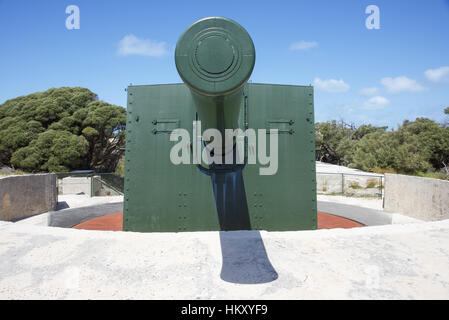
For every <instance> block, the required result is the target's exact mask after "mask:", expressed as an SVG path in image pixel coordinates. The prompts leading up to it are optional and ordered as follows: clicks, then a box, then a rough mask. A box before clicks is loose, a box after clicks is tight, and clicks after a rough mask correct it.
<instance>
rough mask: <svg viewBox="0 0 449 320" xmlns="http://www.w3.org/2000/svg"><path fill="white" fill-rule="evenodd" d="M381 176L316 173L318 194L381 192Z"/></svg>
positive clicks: (352, 194) (366, 194)
mask: <svg viewBox="0 0 449 320" xmlns="http://www.w3.org/2000/svg"><path fill="white" fill-rule="evenodd" d="M381 178H382V176H374V175H355V174H344V173H317V175H316V182H317V193H318V194H344V195H346V196H352V197H364V196H371V197H376V196H380V194H381V189H380V187H381V184H382V183H383V182H381Z"/></svg>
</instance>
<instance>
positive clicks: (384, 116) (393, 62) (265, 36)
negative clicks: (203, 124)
mask: <svg viewBox="0 0 449 320" xmlns="http://www.w3.org/2000/svg"><path fill="white" fill-rule="evenodd" d="M69 5H77V6H78V7H79V9H80V29H79V30H68V29H67V28H66V18H67V17H68V16H69V15H68V14H66V12H65V11H66V7H67V6H69ZM368 5H376V6H378V8H379V9H380V29H378V30H369V29H367V28H366V26H365V20H366V18H367V17H368V14H366V13H365V8H366V7H367V6H368ZM212 15H214V16H225V17H229V18H231V19H234V20H236V21H237V22H239V23H240V24H241V25H242V26H243V27H244V28H245V29H246V30H247V31H248V32H249V34H250V35H251V37H252V38H253V41H254V44H255V47H256V65H255V68H254V72H253V75H252V77H251V80H252V81H253V82H260V83H279V84H295V85H308V84H312V85H314V86H315V118H316V120H317V121H326V120H331V119H336V120H339V119H343V120H345V121H346V122H353V123H355V124H358V125H360V124H363V123H371V124H376V125H389V126H390V127H396V126H397V125H398V124H400V123H402V121H403V120H404V119H409V120H414V119H415V118H416V117H420V116H424V117H429V118H431V119H434V120H437V121H443V120H444V119H445V116H444V114H443V109H444V108H445V107H447V106H449V0H431V1H411V0H408V1H405V0H403V1H401V0H394V1H392V0H388V1H380V0H371V1H356V0H345V1H343V0H341V1H335V0H333V1H332V0H329V1H324V0H318V1H300V0H295V1H280V0H279V1H260V0H259V1H251V0H247V1H241V0H240V1H231V0H226V1H211V0H209V1H195V0H191V1H169V0H167V1H148V0H147V1H143V0H142V1H137V0H128V1H119V0H116V1H115V0H114V1H112V0H110V1H104V0H89V1H81V0H70V1H63V0H39V1H33V0H28V1H24V0H0V39H1V44H2V45H1V47H0V103H3V102H4V101H6V100H7V99H10V98H14V97H16V96H20V95H25V94H29V93H32V92H36V91H42V90H46V89H48V88H51V87H61V86H82V87H86V88H89V89H90V90H92V91H93V92H95V93H97V94H98V95H99V97H100V99H102V100H104V101H107V102H109V103H113V104H117V105H121V106H126V92H125V88H126V86H127V85H128V84H130V83H132V84H156V83H177V82H181V79H180V78H179V76H178V74H177V71H176V68H175V65H174V56H173V54H174V48H175V46H176V42H177V40H178V37H179V36H180V35H181V33H182V32H183V31H184V30H185V28H186V27H187V26H188V25H190V24H191V23H192V22H194V21H196V20H198V19H200V18H203V17H206V16H212Z"/></svg>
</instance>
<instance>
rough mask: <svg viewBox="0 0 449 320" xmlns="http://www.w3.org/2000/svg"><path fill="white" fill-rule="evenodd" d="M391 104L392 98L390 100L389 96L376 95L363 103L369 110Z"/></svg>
mask: <svg viewBox="0 0 449 320" xmlns="http://www.w3.org/2000/svg"><path fill="white" fill-rule="evenodd" d="M389 104H390V100H388V99H387V98H384V97H381V96H375V97H372V98H371V99H369V100H368V101H366V102H365V103H364V104H363V108H364V109H368V110H377V109H382V108H385V107H386V106H387V105H389Z"/></svg>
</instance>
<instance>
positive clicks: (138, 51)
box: [117, 34, 168, 57]
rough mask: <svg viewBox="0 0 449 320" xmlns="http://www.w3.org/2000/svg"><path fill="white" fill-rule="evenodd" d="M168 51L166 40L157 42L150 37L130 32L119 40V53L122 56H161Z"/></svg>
mask: <svg viewBox="0 0 449 320" xmlns="http://www.w3.org/2000/svg"><path fill="white" fill-rule="evenodd" d="M167 53H168V50H167V44H166V43H165V42H157V41H153V40H150V39H140V38H138V37H136V36H135V35H133V34H128V35H126V36H125V37H123V39H122V40H120V42H119V48H118V50H117V54H118V55H120V56H128V55H140V56H150V57H161V56H163V55H166V54H167Z"/></svg>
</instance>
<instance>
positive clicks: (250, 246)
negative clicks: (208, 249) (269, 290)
mask: <svg viewBox="0 0 449 320" xmlns="http://www.w3.org/2000/svg"><path fill="white" fill-rule="evenodd" d="M220 243H221V254H222V257H223V264H222V267H221V274H220V277H221V279H222V280H224V281H227V282H232V283H240V284H260V283H267V282H271V281H274V280H276V279H277V278H278V274H277V272H276V270H274V268H273V266H272V264H271V262H270V259H269V258H268V255H267V251H266V250H265V246H264V244H263V240H262V237H261V235H260V232H259V231H232V232H226V231H221V232H220Z"/></svg>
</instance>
